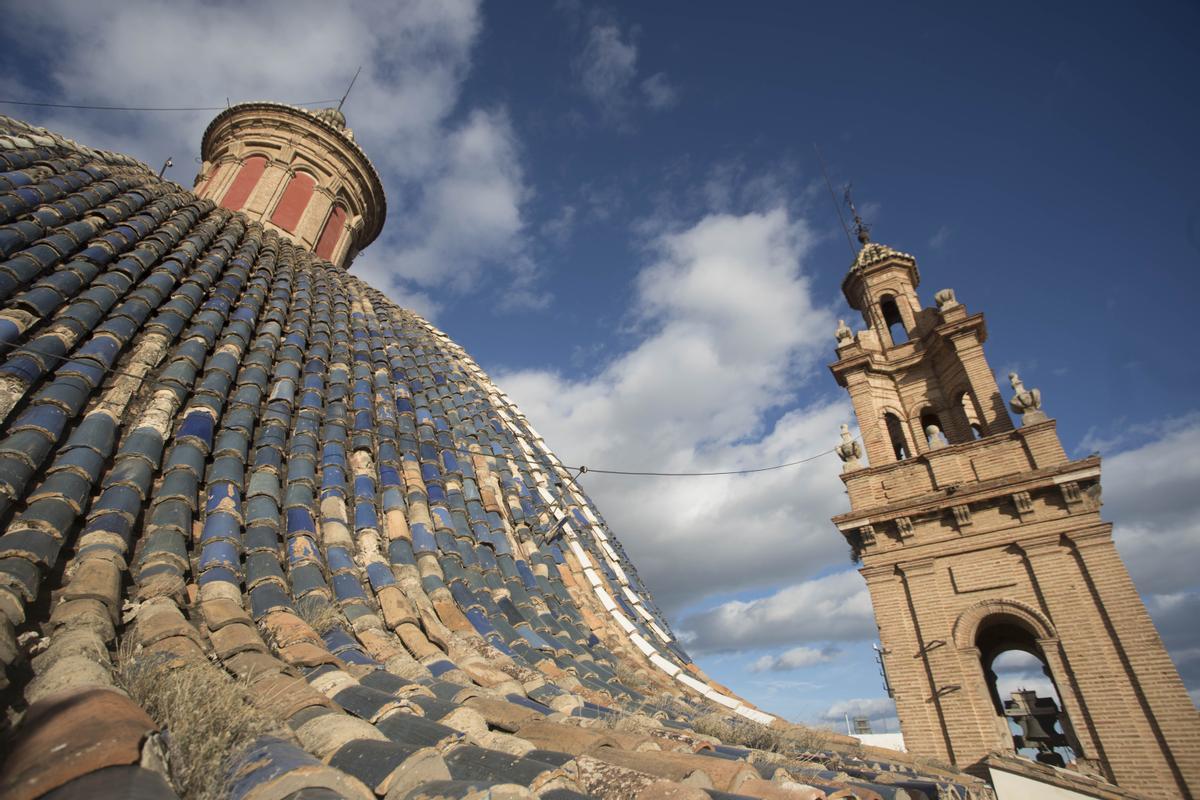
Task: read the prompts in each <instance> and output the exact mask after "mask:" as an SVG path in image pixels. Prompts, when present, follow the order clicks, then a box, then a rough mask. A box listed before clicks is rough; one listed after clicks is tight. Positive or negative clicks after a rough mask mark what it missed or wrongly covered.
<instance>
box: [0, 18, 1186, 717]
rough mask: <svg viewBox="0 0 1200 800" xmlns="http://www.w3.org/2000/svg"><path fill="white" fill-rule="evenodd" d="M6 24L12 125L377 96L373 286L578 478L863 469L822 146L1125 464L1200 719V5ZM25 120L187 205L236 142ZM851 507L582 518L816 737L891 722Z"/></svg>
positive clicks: (634, 496)
mask: <svg viewBox="0 0 1200 800" xmlns="http://www.w3.org/2000/svg"><path fill="white" fill-rule="evenodd" d="M5 5H6V6H7V8H6V9H5V15H6V16H5V18H6V19H8V20H11V21H12V22H13V24H12V25H9V26H8V33H7V34H6V36H7V41H6V42H5V45H6V46H5V47H4V48H3V49H2V52H0V96H2V97H4V98H10V99H11V98H16V99H36V100H43V101H48V102H65V103H72V102H74V103H86V104H115V105H189V106H190V105H222V104H223V103H224V101H225V99H226V98H229V99H230V100H233V101H238V100H246V99H260V98H261V99H274V100H280V101H285V102H298V101H305V100H314V99H318V98H330V97H337V96H340V94H341V93H342V91H344V88H345V85H346V82H347V81H348V80H349V78H350V76H351V75H352V74H353V73H354V70H355V69H356V68H357V67H358V66H359V65H360V64H362V65H363V75H362V77H360V78H359V82H358V84H357V85H356V87H355V89H354V93H353V94H352V95H351V96H350V99H349V100H348V102H347V104H346V108H345V111H346V113H347V116H348V119H349V123H350V125H351V127H352V128H354V130H355V132H356V136H357V138H358V141H359V142H360V143H361V144H362V146H363V147H364V149H365V150H366V151H367V152H368V153H369V154H370V155H371V157H372V158H373V159H374V160H375V162H376V164H377V166H378V167H379V169H380V171H381V173H382V174H383V176H384V182H385V186H386V190H387V193H388V198H389V209H390V213H389V219H388V223H387V225H386V227H385V230H384V233H383V235H382V236H381V237H380V239H379V240H378V241H377V242H376V243H375V244H374V245H373V246H372V247H371V248H370V249H369V250H367V251H366V252H365V253H364V254H363V255H362V256H361V257H360V259H359V261H358V262H357V263H356V265H355V272H357V273H359V274H361V275H363V276H364V277H366V278H368V279H369V280H371V281H372V282H374V283H375V284H376V285H378V286H380V288H386V289H387V290H388V291H389V292H390V293H391V294H392V295H393V296H394V297H396V298H397V299H399V300H401V301H402V302H406V303H408V304H410V305H411V306H412V307H414V308H415V309H417V310H419V311H421V312H422V313H425V314H426V315H428V316H429V317H430V318H431V319H432V320H433V321H434V322H435V323H436V324H437V325H438V326H439V327H441V328H442V329H443V330H445V331H447V332H448V333H449V334H451V335H452V336H453V337H454V338H455V339H456V340H457V341H458V342H459V343H460V344H461V345H463V346H464V347H465V348H466V349H467V351H468V352H470V353H471V354H472V355H473V356H474V358H475V359H476V360H477V361H478V362H479V363H480V364H481V365H482V366H483V368H484V369H485V370H487V371H488V372H489V373H490V374H491V375H492V377H493V378H494V379H495V380H496V381H497V383H499V384H500V385H501V386H502V387H503V388H505V389H506V391H508V393H509V394H510V395H511V396H512V397H513V398H514V399H515V400H516V401H517V403H518V404H519V405H520V406H521V407H522V409H523V410H524V411H525V412H526V414H527V415H528V416H529V418H530V419H531V421H532V422H533V423H534V425H535V426H536V427H537V428H538V429H539V430H540V431H541V433H542V434H544V435H545V437H546V439H547V441H548V443H549V445H550V446H551V447H552V448H554V449H555V450H556V451H557V452H558V453H559V455H560V456H561V457H562V458H563V459H564V460H565V461H567V462H568V463H572V462H573V463H587V464H589V465H592V466H608V467H615V468H630V469H645V468H652V469H653V468H659V469H664V468H678V469H695V468H725V467H729V466H739V467H740V466H758V465H762V464H769V463H777V462H779V461H786V460H790V459H792V458H795V457H800V456H805V455H809V454H812V453H815V452H819V451H820V450H823V449H825V448H827V447H830V446H832V444H833V443H834V442H835V441H836V432H837V425H838V424H839V423H840V422H842V421H850V420H849V416H850V411H849V406H848V403H847V402H846V399H845V397H844V396H843V394H842V393H841V390H839V389H838V387H837V386H836V385H835V384H834V382H833V380H832V378H831V377H830V376H829V374H828V372H827V370H826V369H825V364H827V363H828V362H829V361H831V360H832V357H833V347H832V345H833V330H834V326H835V324H836V320H837V319H838V318H839V317H845V318H847V320H848V321H849V322H850V324H851V325H852V326H856V327H861V322H860V321H858V320H855V319H852V318H851V316H850V313H849V309H847V308H846V307H845V305H844V302H843V301H842V299H841V297H840V292H839V284H840V281H841V279H842V277H843V275H844V273H845V270H846V267H847V265H848V263H849V260H850V254H849V251H848V249H847V245H846V242H845V237H844V235H843V234H842V232H841V230H840V228H839V227H838V224H837V219H836V216H835V214H834V211H833V208H832V205H831V203H830V200H829V198H828V192H827V190H826V189H825V187H824V185H823V183H822V182H821V181H820V174H819V171H818V168H817V163H816V159H815V157H814V155H813V143H814V142H816V143H819V144H820V146H821V148H822V150H823V152H824V154H825V158H826V160H827V161H828V164H829V170H830V174H831V178H832V180H833V182H834V183H835V184H836V185H837V186H839V187H840V186H841V185H843V184H844V183H846V182H849V181H853V183H854V186H855V195H856V198H857V201H858V203H859V206H860V208H861V209H862V210H863V212H864V216H866V217H867V219H868V221H869V222H870V223H872V224H873V226H874V230H873V235H874V238H875V239H876V240H879V241H883V242H886V243H888V244H891V245H893V246H895V247H897V248H898V249H901V250H904V251H907V252H910V253H913V254H914V255H916V256H917V258H918V262H919V264H920V269H921V275H922V278H923V280H924V283H923V284H922V287H921V292H922V296H923V298H924V299H925V300H926V302H929V301H931V298H932V294H933V292H934V291H936V290H937V289H940V288H943V287H945V286H951V287H953V288H954V289H955V290H956V292H957V295H958V298H959V300H960V301H962V302H963V303H965V304H966V305H967V307H968V308H969V309H971V310H972V311H983V312H985V313H986V314H987V318H988V330H989V334H990V337H991V338H990V340H989V342H988V345H987V354H988V357H989V360H990V362H991V365H992V366H993V368H994V369H995V370H996V371H997V372H998V373H1001V374H1004V373H1007V372H1008V371H1009V370H1010V369H1017V370H1019V371H1020V372H1021V374H1022V376H1023V377H1024V378H1025V380H1026V383H1027V384H1028V385H1030V386H1037V387H1039V388H1040V389H1041V390H1042V393H1043V397H1044V400H1045V408H1046V410H1047V411H1048V412H1049V413H1050V414H1051V415H1052V416H1054V417H1055V418H1057V420H1058V424H1059V431H1060V433H1061V436H1062V439H1063V442H1064V444H1065V445H1066V447H1067V450H1068V452H1069V453H1071V454H1072V455H1080V456H1081V455H1086V454H1087V453H1090V452H1092V451H1097V450H1098V451H1099V452H1101V453H1102V454H1103V455H1104V456H1105V457H1106V466H1105V476H1106V477H1105V480H1104V486H1105V504H1106V505H1105V515H1106V517H1107V518H1109V519H1111V520H1113V521H1114V522H1115V523H1116V524H1117V539H1118V544H1119V546H1120V547H1121V549H1122V553H1123V555H1124V556H1125V557H1126V559H1127V561H1128V563H1129V564H1130V567H1131V571H1132V572H1133V574H1134V577H1135V579H1136V580H1137V581H1138V585H1139V588H1140V589H1141V590H1142V592H1143V593H1144V594H1145V595H1146V597H1147V601H1148V604H1149V606H1150V608H1151V611H1152V613H1153V614H1154V616H1155V619H1156V620H1157V621H1158V622H1159V624H1160V626H1161V627H1162V630H1163V632H1164V636H1165V637H1166V639H1167V641H1168V644H1169V646H1170V648H1171V651H1172V654H1173V655H1174V656H1175V658H1176V660H1177V662H1178V663H1179V665H1180V667H1181V669H1182V671H1183V673H1184V675H1185V679H1186V680H1187V682H1188V685H1189V688H1190V689H1191V690H1192V691H1193V697H1195V696H1197V690H1198V689H1200V640H1198V639H1197V635H1196V633H1195V632H1194V631H1192V630H1189V628H1190V627H1192V626H1189V625H1188V624H1187V620H1188V619H1194V617H1195V615H1196V614H1197V613H1200V584H1197V581H1196V578H1195V576H1194V565H1195V564H1196V563H1198V560H1200V522H1198V521H1197V520H1198V519H1200V515H1198V513H1197V512H1200V507H1198V506H1200V501H1198V500H1197V498H1196V492H1195V487H1196V485H1198V484H1200V400H1197V395H1196V392H1197V389H1198V388H1200V366H1198V365H1200V359H1197V358H1196V357H1195V355H1194V344H1193V337H1194V335H1195V334H1194V328H1195V326H1194V318H1195V316H1196V310H1195V307H1196V299H1195V298H1196V297H1197V294H1198V292H1197V290H1198V289H1200V277H1198V275H1200V272H1198V269H1197V268H1198V267H1200V264H1198V261H1200V258H1198V255H1200V199H1198V198H1197V193H1196V191H1195V183H1196V180H1197V178H1198V177H1200V154H1198V153H1197V149H1196V147H1195V145H1194V143H1195V131H1196V130H1197V129H1198V128H1200V125H1198V123H1200V96H1198V95H1200V90H1198V89H1197V82H1196V80H1195V76H1196V75H1200V51H1197V49H1196V48H1195V46H1194V42H1195V37H1196V34H1197V33H1200V11H1198V10H1197V7H1196V6H1195V5H1194V4H1184V3H1169V2H1163V3H1156V4H1153V5H1150V4H1138V5H1134V4H1117V3H1057V4H1033V3H1027V4H1025V3H1016V4H1004V5H1000V6H995V7H985V6H982V5H979V4H952V3H937V4H933V3H931V4H924V5H918V4H891V3H857V4H853V5H845V4H843V5H838V4H800V3H759V4H752V5H746V4H738V5H736V6H735V5H733V4H715V3H659V4H642V3H638V4H617V3H609V4H584V3H568V2H561V3H557V4H534V3H524V4H499V3H494V4H484V5H482V6H479V5H476V4H475V3H472V2H467V1H466V0H463V2H453V3H451V2H446V3H433V2H428V3H408V4H404V5H403V7H402V8H401V9H400V10H396V9H393V8H391V7H390V6H384V5H383V4H379V5H372V4H351V5H348V6H345V7H344V8H343V7H340V6H338V7H333V8H334V13H331V12H330V8H331V7H330V6H329V5H328V4H325V5H311V6H310V5H306V4H304V3H289V4H287V5H278V6H271V5H269V4H258V5H255V6H253V7H251V8H249V9H243V8H241V7H239V6H235V5H229V4H212V5H200V4H196V3H175V4H171V5H170V6H166V5H145V6H141V5H139V4H135V3H121V4H111V5H109V6H108V7H107V8H106V9H104V13H99V12H96V13H90V14H86V15H85V14H79V13H77V10H78V7H77V6H74V5H73V4H71V3H66V2H64V3H53V2H51V3H45V4H38V5H37V6H36V7H35V6H33V5H30V4H15V3H13V4H8V3H5ZM100 5H101V6H103V5H104V4H100ZM339 10H340V11H342V12H343V13H336V12H337V11H339ZM318 15H320V16H321V19H322V21H321V23H320V24H319V25H313V24H311V23H312V19H313V18H314V17H316V16H318ZM16 31H20V34H19V35H14V32H16ZM0 110H2V111H4V112H5V113H9V114H13V115H15V116H21V117H24V118H26V119H31V120H33V121H36V122H38V123H40V124H44V125H47V126H50V127H53V128H56V129H57V130H60V131H62V132H64V133H66V134H68V135H71V136H74V137H76V138H78V139H80V140H81V141H84V142H86V143H88V144H92V145H94V146H102V147H109V148H113V149H119V150H123V151H126V152H130V153H132V154H133V155H135V156H137V157H139V158H142V159H143V160H145V161H146V162H148V163H151V164H153V165H155V166H157V165H159V164H161V163H162V161H163V160H164V159H165V158H166V157H167V156H171V157H173V158H174V161H175V164H176V165H177V166H176V167H175V168H174V169H173V170H172V171H171V172H169V173H168V175H169V176H171V177H173V178H174V179H176V180H178V181H180V182H182V183H184V184H186V185H190V183H191V178H192V175H193V174H194V172H195V168H196V166H197V165H196V164H194V162H193V158H194V156H195V155H197V154H198V150H199V139H200V134H201V133H202V131H203V128H204V126H205V125H206V123H207V121H208V119H209V118H210V117H211V116H212V113H211V112H196V113H180V114H164V113H159V114H150V113H137V114H135V113H117V112H82V111H69V110H45V109H28V108H24V109H23V108H19V107H15V106H4V107H2V108H0ZM1004 383H1005V382H1003V381H1002V385H1003V384H1004ZM837 472H838V463H837V461H836V459H834V458H832V457H828V458H826V459H823V460H819V461H816V462H814V463H812V464H809V465H805V466H804V467H801V468H798V469H796V470H792V471H786V472H779V473H770V474H768V475H765V476H758V477H749V478H744V479H703V480H695V481H674V482H671V481H666V480H648V479H629V478H607V479H605V478H602V477H601V476H587V477H585V478H584V479H583V481H582V482H583V485H584V486H585V487H586V488H587V489H588V491H589V492H590V493H591V494H592V495H593V497H594V499H595V500H596V501H597V503H598V505H599V507H600V509H601V511H602V512H603V513H604V514H605V516H606V517H607V518H608V520H609V521H610V523H611V524H612V527H613V529H614V531H615V532H616V533H617V535H618V536H619V537H620V538H621V540H622V541H623V543H624V544H625V546H626V548H627V549H628V551H629V552H630V554H631V556H632V557H633V559H634V562H635V563H636V564H637V565H638V567H639V570H640V571H641V572H642V574H643V577H644V578H645V579H646V580H647V582H648V584H649V586H650V588H651V590H652V591H653V592H654V593H655V595H656V597H658V598H659V600H660V603H661V604H662V605H663V606H664V608H666V609H667V610H668V612H669V613H670V615H671V618H672V620H673V624H674V627H675V629H676V631H677V632H681V633H685V635H687V636H688V637H689V638H690V641H691V649H692V651H693V653H694V654H695V655H696V656H697V658H698V660H699V661H700V663H701V665H702V666H703V667H705V668H706V669H707V670H709V672H710V673H711V674H712V675H713V676H714V677H716V678H717V679H718V680H721V681H723V682H725V683H726V684H728V685H729V686H731V687H732V688H734V689H735V690H737V691H739V692H740V693H742V694H743V695H745V696H746V697H748V698H749V699H751V700H753V701H755V702H757V703H759V704H760V705H761V706H763V707H764V708H766V709H768V710H772V711H776V712H778V713H782V714H784V715H786V716H789V717H791V718H794V719H798V720H805V721H823V720H837V719H840V718H841V712H842V711H843V710H849V711H851V712H853V711H855V710H860V711H863V712H866V713H870V714H872V715H874V716H876V717H877V718H878V719H883V718H885V717H887V716H889V715H890V713H891V712H890V710H889V707H888V704H887V703H886V701H884V700H883V693H882V690H881V687H880V684H879V681H878V678H877V676H876V672H875V669H876V668H875V665H874V663H873V660H872V658H871V653H870V642H871V636H872V633H873V623H872V620H871V616H870V607H869V602H867V601H866V597H865V593H864V592H863V588H862V584H861V580H860V579H859V578H858V576H857V575H856V574H855V573H854V572H852V571H848V568H849V567H850V565H849V563H848V560H847V558H846V548H845V545H844V543H843V542H842V540H841V537H840V536H839V535H838V534H837V532H836V531H835V530H834V529H833V527H832V525H830V524H829V523H828V518H829V517H830V516H831V515H832V514H836V513H839V512H841V511H842V510H844V509H845V498H844V496H843V495H842V494H841V492H840V490H841V486H840V483H839V481H838V480H837ZM1189 573H1192V574H1189ZM1029 680H1030V681H1032V680H1033V677H1032V676H1029Z"/></svg>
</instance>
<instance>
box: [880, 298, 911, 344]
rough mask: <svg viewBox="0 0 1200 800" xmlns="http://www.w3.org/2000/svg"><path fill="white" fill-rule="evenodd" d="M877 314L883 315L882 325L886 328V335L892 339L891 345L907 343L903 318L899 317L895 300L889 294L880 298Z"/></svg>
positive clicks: (906, 332) (906, 330)
mask: <svg viewBox="0 0 1200 800" xmlns="http://www.w3.org/2000/svg"><path fill="white" fill-rule="evenodd" d="M879 313H880V314H882V315H883V324H884V326H885V327H886V328H887V331H888V335H889V336H891V337H892V344H893V345H899V344H904V343H905V342H907V341H908V329H907V328H906V327H904V317H902V316H901V315H900V306H898V305H896V298H895V297H892V296H891V295H890V294H885V295H884V296H883V297H881V298H880V299H879Z"/></svg>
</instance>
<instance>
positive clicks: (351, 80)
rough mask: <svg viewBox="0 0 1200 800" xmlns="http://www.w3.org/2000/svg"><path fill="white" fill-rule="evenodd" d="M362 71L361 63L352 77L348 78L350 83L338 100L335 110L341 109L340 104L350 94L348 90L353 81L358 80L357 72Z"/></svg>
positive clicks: (352, 85) (351, 86) (352, 86)
mask: <svg viewBox="0 0 1200 800" xmlns="http://www.w3.org/2000/svg"><path fill="white" fill-rule="evenodd" d="M360 72H362V64H359V65H358V69H357V70H356V71H355V73H354V77H353V78H351V79H350V85H349V86H347V87H346V93H345V94H344V95H342V99H341V100H339V101H338V107H337V110H338V111H341V110H342V104H343V103H345V102H346V98H347V97H349V96H350V90H351V89H353V88H354V82H355V81H356V80H358V73H360Z"/></svg>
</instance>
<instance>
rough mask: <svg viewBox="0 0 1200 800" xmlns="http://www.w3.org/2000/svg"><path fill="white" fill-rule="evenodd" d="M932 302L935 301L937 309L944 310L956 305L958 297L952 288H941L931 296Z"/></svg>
mask: <svg viewBox="0 0 1200 800" xmlns="http://www.w3.org/2000/svg"><path fill="white" fill-rule="evenodd" d="M933 302H935V303H937V307H938V311H945V310H946V309H948V308H954V307H955V306H956V305H958V298H957V297H955V296H954V290H953V289H942V290H940V291H939V292H938V293H937V294H935V295H934V296H933Z"/></svg>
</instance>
